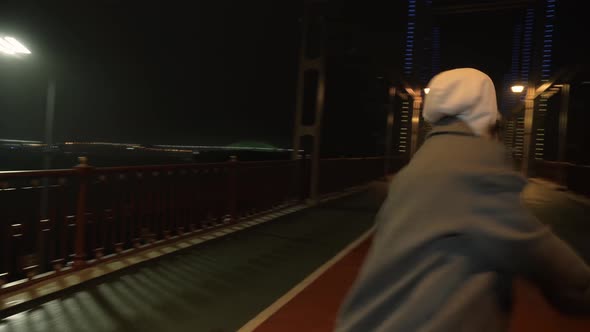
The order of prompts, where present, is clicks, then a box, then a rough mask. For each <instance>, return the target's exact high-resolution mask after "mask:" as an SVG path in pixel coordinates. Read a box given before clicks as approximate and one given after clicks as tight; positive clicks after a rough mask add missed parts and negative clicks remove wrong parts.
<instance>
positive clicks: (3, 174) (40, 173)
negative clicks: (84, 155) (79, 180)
mask: <svg viewBox="0 0 590 332" xmlns="http://www.w3.org/2000/svg"><path fill="white" fill-rule="evenodd" d="M75 174H76V171H75V170H74V169H46V170H22V171H0V179H8V178H19V177H44V176H70V175H75Z"/></svg>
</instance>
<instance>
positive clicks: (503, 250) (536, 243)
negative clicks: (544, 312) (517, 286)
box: [470, 171, 590, 313]
mask: <svg viewBox="0 0 590 332" xmlns="http://www.w3.org/2000/svg"><path fill="white" fill-rule="evenodd" d="M475 182H476V183H474V184H471V185H470V187H471V188H472V192H471V195H475V197H473V200H472V201H473V202H475V204H474V206H473V207H472V208H473V212H474V214H475V215H476V216H477V218H476V219H477V220H476V221H475V222H473V223H472V227H471V233H472V235H474V236H473V238H474V246H475V247H476V248H477V249H478V251H481V253H482V254H483V255H484V257H486V258H487V259H490V260H492V264H493V265H494V266H497V267H498V268H499V269H502V270H505V271H508V272H511V273H514V274H521V275H523V276H525V277H527V278H528V279H530V280H532V281H534V282H535V283H536V284H537V285H538V286H539V287H540V289H541V290H542V291H543V292H544V294H545V295H546V297H547V298H548V300H550V301H551V302H552V303H553V304H555V305H556V307H557V308H558V309H560V310H563V311H566V312H570V313H577V312H585V313H590V268H589V267H588V265H587V264H586V263H585V262H584V261H583V259H582V258H580V257H579V256H578V255H577V254H576V253H575V252H574V250H573V249H572V248H571V247H570V246H568V245H567V244H566V243H565V242H563V241H562V240H560V239H559V238H558V237H557V236H555V235H554V234H553V233H552V232H551V231H550V229H549V228H548V227H546V226H544V225H542V224H541V223H540V222H539V221H538V220H537V219H536V218H535V217H534V216H533V215H532V214H530V213H529V212H528V211H527V210H526V208H524V206H522V203H521V199H520V193H521V190H522V188H523V186H524V184H525V182H524V179H523V178H521V177H520V176H519V175H518V174H517V173H513V172H508V171H503V172H494V173H490V174H486V176H485V177H483V178H480V179H479V180H478V181H475Z"/></svg>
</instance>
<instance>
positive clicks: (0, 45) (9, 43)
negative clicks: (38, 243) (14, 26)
mask: <svg viewBox="0 0 590 332" xmlns="http://www.w3.org/2000/svg"><path fill="white" fill-rule="evenodd" d="M0 53H2V54H4V55H7V56H12V57H16V58H19V57H23V56H27V55H29V54H31V51H29V49H28V48H27V47H25V46H24V45H23V44H22V43H21V42H19V41H18V40H17V39H16V38H14V37H10V36H4V37H3V36H0ZM54 111H55V81H54V80H53V79H51V78H50V79H49V80H48V83H47V99H46V103H45V135H44V136H45V151H43V152H44V153H43V169H49V168H51V146H52V145H53V118H54ZM43 187H44V188H43V191H42V195H41V209H40V211H41V213H42V214H43V215H44V217H47V202H48V192H47V189H48V179H47V178H44V179H43Z"/></svg>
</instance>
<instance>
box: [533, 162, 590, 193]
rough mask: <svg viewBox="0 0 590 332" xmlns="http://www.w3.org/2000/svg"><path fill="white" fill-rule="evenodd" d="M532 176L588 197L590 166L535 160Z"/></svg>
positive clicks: (589, 191) (589, 190)
mask: <svg viewBox="0 0 590 332" xmlns="http://www.w3.org/2000/svg"><path fill="white" fill-rule="evenodd" d="M534 175H535V176H537V177H541V178H545V179H548V180H551V181H554V182H556V183H558V184H561V185H563V186H566V187H567V188H569V189H570V190H572V191H574V192H577V193H580V194H583V195H590V166H585V165H576V164H572V163H567V162H555V161H546V160H536V161H535V163H534Z"/></svg>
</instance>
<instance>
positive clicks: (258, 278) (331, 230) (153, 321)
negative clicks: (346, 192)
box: [0, 183, 590, 332]
mask: <svg viewBox="0 0 590 332" xmlns="http://www.w3.org/2000/svg"><path fill="white" fill-rule="evenodd" d="M385 192H386V186H385V185H384V183H380V184H376V185H374V186H373V187H372V189H371V190H370V191H367V192H364V193H360V194H355V195H353V196H350V197H347V198H344V199H339V200H335V201H332V202H329V203H326V204H323V205H321V206H318V207H316V208H312V209H308V210H304V211H300V212H297V213H294V214H292V215H289V216H285V217H282V218H280V219H278V220H276V221H273V222H270V223H267V224H262V225H259V226H256V227H254V228H252V229H248V230H245V231H243V232H240V233H238V234H233V235H231V236H229V237H227V238H223V239H220V240H215V241H212V242H209V243H205V244H203V245H200V246H198V247H194V248H191V249H188V250H185V251H183V252H181V253H177V254H173V255H170V256H166V257H163V258H161V259H159V260H157V261H155V262H152V263H148V264H145V265H142V266H141V267H138V268H135V269H133V270H128V271H126V272H125V273H122V274H119V275H116V276H113V277H112V278H110V279H108V280H106V281H103V282H101V283H99V284H94V285H89V286H88V287H86V288H85V289H83V290H82V291H77V292H74V293H72V294H69V295H66V296H64V297H62V298H60V299H57V300H53V301H50V302H47V303H44V304H41V305H39V306H37V307H35V308H33V309H31V310H29V311H27V312H23V313H20V314H17V315H14V316H11V317H8V318H6V319H3V320H2V321H0V332H20V331H31V332H36V331H38V332H41V331H60V332H62V331H63V332H68V331H72V332H73V331H76V332H78V331H191V332H200V331H203V332H214V331H216V332H222V331H226V332H229V331H236V330H238V329H239V328H240V327H241V326H243V325H244V324H246V322H248V321H249V320H250V319H252V318H253V317H255V316H256V315H257V314H258V313H260V312H262V311H263V310H264V309H265V308H267V307H269V306H270V305H271V304H272V303H274V302H275V301H276V300H277V299H278V298H280V297H281V296H282V295H283V294H285V293H286V292H288V291H289V290H290V289H292V288H293V287H294V286H296V285H297V284H298V283H299V282H300V281H301V280H303V279H304V278H305V277H306V276H308V275H310V273H312V272H313V271H314V270H316V269H317V268H318V267H320V266H321V265H322V264H323V263H325V262H326V261H328V260H329V259H330V258H332V257H333V256H334V255H336V254H337V253H338V252H339V251H340V250H342V249H343V248H344V247H346V246H347V244H349V243H350V242H352V241H353V240H354V239H355V238H357V237H358V236H359V235H360V234H362V233H364V232H365V231H366V230H367V229H369V228H370V227H371V226H372V223H373V218H374V215H375V213H376V211H377V209H378V207H379V205H380V204H381V201H382V199H383V198H384V195H385ZM524 197H525V199H526V204H527V206H528V207H530V208H531V210H532V211H533V213H535V214H536V215H537V216H538V217H539V218H540V219H542V220H543V221H544V222H546V223H548V224H550V225H552V227H553V228H554V229H555V231H556V232H557V233H558V234H559V235H560V236H562V237H563V238H565V239H566V240H567V241H569V242H570V243H572V245H573V246H574V247H575V248H576V249H577V250H579V251H580V252H581V253H582V254H583V255H584V256H585V257H586V258H587V259H588V258H590V241H588V239H589V238H590V225H589V220H590V218H588V216H589V215H590V206H586V205H584V204H582V203H579V202H577V201H573V200H570V199H568V198H567V196H566V195H564V194H563V193H561V192H557V191H552V190H550V189H548V188H547V187H544V186H541V185H538V184H532V185H531V186H529V187H528V188H527V190H526V191H525V195H524ZM368 246H369V242H364V243H362V244H361V245H360V246H359V247H357V248H356V249H355V250H353V251H351V253H350V254H349V255H346V256H345V257H344V258H343V259H342V260H340V261H339V263H337V264H335V265H333V266H332V267H331V268H330V269H328V270H327V271H326V272H325V273H324V274H323V275H322V276H321V277H320V278H318V279H317V280H316V281H315V282H313V283H312V284H311V285H309V286H308V287H307V288H305V289H304V290H303V292H301V293H300V296H297V297H295V298H294V299H292V300H291V301H289V302H288V303H287V305H286V306H284V307H283V308H282V309H280V310H279V311H277V314H276V315H274V316H272V317H271V318H270V319H269V320H268V321H266V322H265V323H263V324H262V325H260V326H259V330H257V331H276V332H289V331H298V332H305V331H317V332H328V331H330V329H331V326H332V325H333V320H334V317H335V314H336V311H337V308H338V306H339V304H340V301H341V299H342V298H343V296H344V294H345V293H346V290H347V289H348V287H349V285H350V284H351V283H352V281H353V280H354V276H355V275H356V273H357V271H358V268H359V266H360V264H361V262H362V259H363V258H364V254H365V252H366V249H367V248H368ZM516 296H517V301H518V305H517V308H516V314H515V319H514V321H513V331H535V332H545V331H546V332H549V331H568V332H577V331H580V332H581V331H586V332H587V331H590V328H589V326H590V322H589V321H588V320H576V319H572V318H568V317H564V316H561V315H559V314H558V313H556V312H554V311H553V310H552V309H551V308H550V307H548V306H546V304H545V303H544V302H543V300H542V298H541V297H540V296H539V295H538V293H536V291H535V290H534V289H532V288H530V287H529V286H528V285H526V284H523V283H520V284H519V286H518V288H517V292H516ZM277 322H278V323H277ZM272 324H279V325H272ZM535 324H536V325H535Z"/></svg>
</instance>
